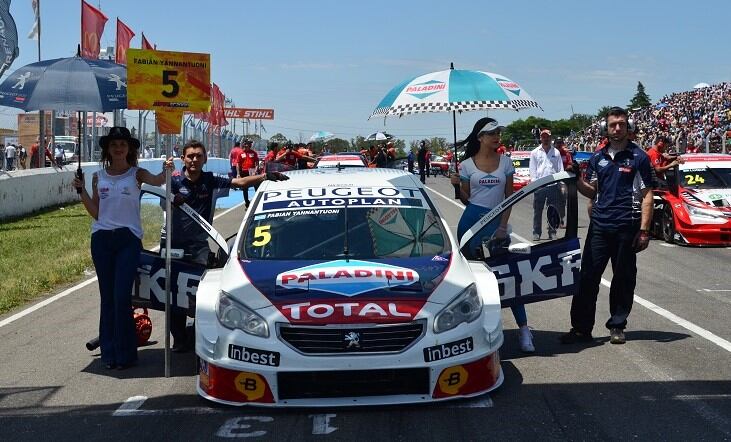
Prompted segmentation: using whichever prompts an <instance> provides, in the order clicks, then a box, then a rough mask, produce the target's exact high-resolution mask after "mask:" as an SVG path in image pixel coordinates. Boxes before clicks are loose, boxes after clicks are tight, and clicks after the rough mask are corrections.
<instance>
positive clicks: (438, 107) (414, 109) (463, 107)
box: [371, 100, 541, 117]
mask: <svg viewBox="0 0 731 442" xmlns="http://www.w3.org/2000/svg"><path fill="white" fill-rule="evenodd" d="M530 107H536V108H539V109H540V108H541V107H540V106H539V105H538V103H537V102H535V101H532V100H510V101H504V100H500V101H498V100H487V101H456V102H454V103H446V102H441V103H434V102H432V103H409V104H399V105H396V106H391V107H382V108H378V109H376V110H375V111H374V112H373V114H372V115H371V117H373V116H376V115H379V116H381V115H383V116H387V115H399V116H400V115H410V114H418V113H425V112H451V111H457V112H466V111H476V110H486V109H512V110H516V111H517V110H519V109H526V108H530Z"/></svg>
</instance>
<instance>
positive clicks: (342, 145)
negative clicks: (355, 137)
mask: <svg viewBox="0 0 731 442" xmlns="http://www.w3.org/2000/svg"><path fill="white" fill-rule="evenodd" d="M327 145H328V146H329V147H330V152H333V153H334V152H345V151H347V150H348V149H350V143H349V142H348V140H343V139H342V138H332V139H330V140H328V141H327Z"/></svg>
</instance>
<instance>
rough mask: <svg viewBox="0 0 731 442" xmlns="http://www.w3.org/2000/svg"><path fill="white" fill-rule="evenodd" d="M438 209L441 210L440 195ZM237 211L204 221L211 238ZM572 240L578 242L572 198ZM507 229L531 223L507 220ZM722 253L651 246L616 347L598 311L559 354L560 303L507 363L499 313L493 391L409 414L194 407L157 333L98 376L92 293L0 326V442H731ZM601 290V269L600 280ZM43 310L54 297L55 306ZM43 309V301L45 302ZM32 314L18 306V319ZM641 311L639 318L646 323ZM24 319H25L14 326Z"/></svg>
mask: <svg viewBox="0 0 731 442" xmlns="http://www.w3.org/2000/svg"><path fill="white" fill-rule="evenodd" d="M427 186H428V187H429V189H430V190H429V192H430V195H431V196H432V197H433V200H434V201H435V202H436V204H437V205H438V206H439V207H440V210H441V211H442V213H443V214H444V216H445V218H446V219H447V222H448V224H449V225H450V227H452V229H453V230H454V229H456V225H457V220H458V219H459V214H460V211H461V209H460V207H458V206H459V203H456V202H455V201H454V200H452V199H451V197H452V196H453V190H452V187H451V185H450V184H449V182H448V180H447V179H446V178H441V177H440V178H430V179H428V180H427ZM439 195H442V196H439ZM242 210H243V209H242V208H240V207H239V208H237V209H234V210H233V211H231V212H229V213H227V214H225V215H224V216H222V217H220V218H218V219H217V220H216V222H215V225H216V226H217V228H219V229H220V230H221V231H222V233H224V235H227V234H230V233H232V232H233V231H234V230H235V229H236V228H237V227H238V224H239V222H240V218H241V216H242ZM579 218H580V223H579V224H580V229H579V235H580V236H583V235H584V234H585V232H586V225H587V219H586V212H585V205H584V199H583V197H580V205H579ZM511 223H512V224H513V225H514V226H515V230H516V231H517V230H520V229H523V230H524V231H525V229H527V228H528V223H530V213H523V211H522V209H521V208H519V209H517V210H515V211H513V214H512V215H511ZM730 263H731V250H729V249H727V248H706V249H697V248H685V247H678V246H671V247H667V245H664V244H663V243H662V242H661V241H656V240H655V241H652V243H651V245H650V248H649V249H648V250H647V251H645V252H643V253H641V254H640V255H639V258H638V267H639V269H640V271H639V275H638V281H637V290H636V294H637V295H638V297H639V298H638V300H637V302H636V303H635V307H634V309H633V311H632V314H631V316H630V322H629V326H628V329H627V339H628V342H627V344H625V345H611V344H609V342H608V336H607V334H608V333H607V330H605V329H604V328H603V323H604V321H605V320H606V318H607V316H608V301H607V294H608V289H607V288H606V287H602V289H601V291H600V295H599V302H598V308H597V326H596V328H595V330H594V334H595V337H597V339H596V342H595V344H593V345H590V346H581V345H574V346H565V345H560V344H559V343H558V336H559V335H560V334H561V333H563V332H565V331H566V330H567V329H568V327H569V319H568V311H569V305H570V301H569V300H568V299H558V300H553V301H547V302H542V303H538V304H533V305H529V306H528V317H529V323H530V325H531V327H532V328H533V334H534V340H535V344H536V348H537V351H536V353H535V354H533V355H524V354H522V353H520V351H519V350H518V346H517V333H516V327H515V322H514V320H513V318H512V315H511V314H510V310H508V309H506V310H504V313H503V314H504V316H503V321H504V326H505V344H504V346H503V348H502V349H501V357H502V367H503V370H504V373H505V382H504V384H503V385H502V386H501V387H500V388H499V389H498V390H496V391H494V392H492V393H490V394H489V395H485V396H482V397H479V398H477V399H471V400H463V401H453V402H444V403H439V404H432V405H420V406H392V407H368V408H334V409H330V408H328V409H284V410H282V409H267V408H233V407H226V406H219V405H216V404H213V403H210V402H207V401H205V400H203V399H200V398H199V397H198V396H197V394H196V392H195V383H194V379H195V357H194V355H193V354H192V353H188V354H183V355H177V354H173V369H172V375H173V376H172V377H171V378H165V377H164V375H163V371H164V370H163V360H164V355H163V353H164V352H163V345H162V343H163V342H164V338H163V334H162V332H161V330H162V329H163V318H162V314H160V313H157V312H155V313H154V314H153V321H154V324H155V329H154V332H153V340H154V341H156V342H155V343H154V344H152V345H149V346H147V347H143V348H141V349H140V364H139V366H137V367H134V368H131V369H128V370H125V371H115V370H112V371H107V370H104V369H103V368H102V367H101V363H100V362H99V359H98V352H88V351H87V350H86V348H85V347H84V343H85V342H86V341H87V340H88V339H89V338H90V337H91V336H92V335H94V334H95V330H96V328H97V318H98V295H97V292H96V283H95V282H94V281H91V282H90V283H87V285H86V286H84V287H81V288H79V289H74V290H71V291H66V292H64V290H63V289H59V290H58V291H57V292H56V293H54V294H55V295H57V294H59V293H61V294H63V296H61V297H58V298H55V300H54V301H53V302H50V303H48V304H47V305H43V306H42V307H40V308H37V309H36V310H34V311H31V312H30V313H27V314H25V315H24V316H22V317H20V318H18V319H15V320H13V318H17V317H18V316H14V315H17V314H18V313H19V312H21V311H22V309H21V310H19V311H16V312H11V313H10V314H8V315H6V316H4V317H1V318H0V354H1V355H2V358H0V440H34V441H35V440H99V439H105V440H107V439H108V440H129V439H133V440H154V439H157V440H161V439H165V440H209V439H225V438H249V437H251V438H258V439H262V440H488V439H503V440H508V439H513V440H629V439H639V440H728V439H731V344H730V343H729V341H731V321H729V320H728V318H729V317H730V316H731V278H729V268H731V265H730ZM604 278H605V279H606V280H610V279H611V271H610V269H608V270H607V272H606V273H605V275H604ZM52 295H53V294H52ZM52 295H49V298H48V299H51V296H52ZM28 307H30V306H28ZM648 307H649V308H648ZM21 314H22V313H21Z"/></svg>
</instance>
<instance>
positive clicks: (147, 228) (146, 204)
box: [132, 184, 229, 317]
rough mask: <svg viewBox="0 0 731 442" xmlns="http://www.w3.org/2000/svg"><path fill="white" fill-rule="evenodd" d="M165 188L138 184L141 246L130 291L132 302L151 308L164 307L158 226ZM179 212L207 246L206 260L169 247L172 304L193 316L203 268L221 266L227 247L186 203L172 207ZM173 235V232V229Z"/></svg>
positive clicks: (161, 242) (220, 237)
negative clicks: (204, 262) (170, 250)
mask: <svg viewBox="0 0 731 442" xmlns="http://www.w3.org/2000/svg"><path fill="white" fill-rule="evenodd" d="M164 201H165V189H163V188H161V187H155V186H150V185H148V184H143V185H142V197H141V204H140V206H141V213H142V228H143V230H144V241H143V247H142V248H143V250H142V254H141V257H140V264H139V266H138V267H137V278H136V280H135V284H134V287H133V289H132V290H133V291H132V304H133V305H134V306H139V307H147V308H150V309H152V310H161V311H164V310H165V254H164V253H162V251H161V244H162V245H164V241H160V236H161V234H160V230H161V227H162V226H163V224H164V219H165V218H164V215H165V211H164ZM173 210H174V211H180V212H182V216H183V217H185V219H186V221H187V222H188V224H189V226H190V228H191V229H196V228H198V229H200V231H201V232H205V233H206V235H207V237H208V246H209V248H210V250H211V253H210V256H209V257H208V260H207V261H208V262H207V263H206V264H202V263H196V262H192V258H193V257H191V256H188V255H186V254H185V252H184V251H183V250H175V249H173V250H172V265H171V269H170V271H171V274H170V279H171V284H170V292H171V297H172V305H173V307H174V308H177V309H184V310H185V311H187V312H188V316H191V317H193V316H195V293H196V291H197V290H198V283H199V282H200V280H201V277H202V276H203V273H205V271H206V269H209V268H216V267H223V265H224V264H225V263H226V260H227V259H228V255H229V248H228V246H227V244H226V240H225V239H224V238H223V236H222V235H221V234H220V233H218V232H217V231H216V229H214V228H213V227H212V226H211V225H210V224H209V223H208V222H207V221H206V220H205V219H203V218H202V217H201V216H200V215H199V214H198V213H197V212H196V211H195V210H193V209H192V208H191V207H190V206H188V205H187V204H182V205H180V206H177V207H173ZM173 235H175V232H174V231H173Z"/></svg>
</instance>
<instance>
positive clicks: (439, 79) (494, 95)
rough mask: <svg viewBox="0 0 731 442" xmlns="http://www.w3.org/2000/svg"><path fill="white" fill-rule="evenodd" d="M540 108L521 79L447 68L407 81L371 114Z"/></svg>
mask: <svg viewBox="0 0 731 442" xmlns="http://www.w3.org/2000/svg"><path fill="white" fill-rule="evenodd" d="M531 107H535V108H539V109H540V108H541V107H540V105H539V104H538V102H537V101H536V100H534V99H533V97H531V96H530V95H528V93H527V92H526V91H525V89H523V88H522V87H521V86H520V85H519V84H518V83H516V82H514V81H513V80H511V79H509V78H508V77H506V76H504V75H500V74H494V73H492V72H482V71H467V70H460V69H447V70H444V71H439V72H432V73H430V74H426V75H420V76H418V77H415V78H411V79H409V80H406V81H404V82H403V83H401V84H399V85H398V86H396V87H395V88H393V89H391V91H390V92H389V93H388V94H386V96H385V97H384V98H383V100H381V102H380V103H378V106H376V109H375V110H374V111H373V113H372V114H371V116H370V117H369V119H370V118H371V117H374V116H384V117H385V116H388V115H398V116H399V117H400V116H402V115H409V114H416V113H422V112H451V111H456V112H464V111H473V110H487V109H511V110H516V111H517V110H520V109H527V108H531Z"/></svg>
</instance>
